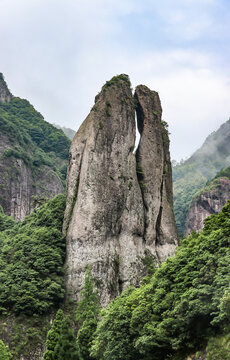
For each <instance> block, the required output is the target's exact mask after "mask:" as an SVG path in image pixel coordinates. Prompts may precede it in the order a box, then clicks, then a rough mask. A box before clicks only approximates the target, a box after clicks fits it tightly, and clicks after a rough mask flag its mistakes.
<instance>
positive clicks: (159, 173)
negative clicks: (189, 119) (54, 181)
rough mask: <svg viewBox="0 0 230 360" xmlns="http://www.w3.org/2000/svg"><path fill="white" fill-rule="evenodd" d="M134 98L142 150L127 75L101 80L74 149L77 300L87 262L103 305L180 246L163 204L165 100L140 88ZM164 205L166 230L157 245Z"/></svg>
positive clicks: (72, 230)
mask: <svg viewBox="0 0 230 360" xmlns="http://www.w3.org/2000/svg"><path fill="white" fill-rule="evenodd" d="M146 89H147V90H146ZM142 93H143V94H142ZM135 99H136V101H137V102H138V107H137V119H138V120H137V121H138V129H139V131H140V134H141V139H140V144H139V147H138V150H137V154H136V156H135V154H134V153H133V149H134V146H135V135H136V134H135V132H136V129H135V106H134V103H135V101H134V99H133V96H132V91H131V87H130V81H129V78H128V76H127V75H119V76H117V77H114V78H112V79H111V80H110V81H108V82H107V83H106V84H105V85H104V86H103V88H102V91H101V92H100V93H99V94H98V95H97V96H96V98H95V105H94V106H93V108H92V110H91V112H90V114H89V115H88V117H87V118H86V119H85V121H84V122H83V124H82V125H81V127H80V129H79V130H78V132H77V134H76V135H75V137H74V139H73V142H72V145H71V149H70V162H69V168H68V176H67V206H66V212H65V219H64V227H63V229H64V231H66V241H67V256H66V282H67V291H68V293H69V294H70V293H71V294H72V295H73V296H74V297H76V298H78V295H79V291H80V289H81V287H82V285H83V283H84V272H85V268H86V266H87V265H90V266H91V269H92V272H93V274H94V277H95V279H96V284H97V288H98V291H99V295H100V298H101V303H102V305H107V304H108V303H109V301H110V300H111V298H112V297H114V296H116V295H118V294H119V293H120V292H121V291H122V290H124V289H125V288H126V287H127V286H129V285H130V284H132V285H135V286H136V285H138V284H139V283H140V280H141V278H142V277H143V275H145V273H146V266H145V261H144V260H145V257H146V256H151V257H152V258H153V259H156V261H157V259H158V257H159V259H160V261H161V260H163V259H164V258H167V257H168V256H170V255H172V253H173V251H174V249H175V246H176V232H175V231H174V232H171V230H172V228H174V226H175V223H174V218H173V214H172V209H171V212H169V211H168V210H167V211H168V212H167V211H165V210H164V206H166V205H165V202H170V201H171V194H168V189H167V186H168V184H166V182H167V181H166V182H165V181H163V186H162V196H161V195H160V187H161V183H162V178H163V169H164V158H165V157H164V150H163V140H162V131H163V130H162V125H161V122H160V117H158V116H156V114H154V113H153V112H154V111H158V110H159V111H160V115H161V108H160V101H159V98H158V95H157V93H155V92H151V91H150V90H149V89H148V88H146V87H142V86H141V87H138V89H137V91H136V95H135ZM157 106H158V107H157ZM157 109H158V110H157ZM141 111H142V114H141ZM138 114H139V115H138ZM140 114H141V115H140ZM136 163H137V164H136ZM139 166H140V168H139V171H138V167H139ZM166 177H167V176H166ZM76 179H79V180H78V191H77V196H76V181H77V180H76ZM171 191H172V189H171ZM168 197H169V198H170V201H168V200H167V198H168ZM161 198H162V200H161ZM73 204H74V206H72V205H73ZM160 206H162V216H161V221H160V224H159V229H160V231H161V233H162V236H161V237H160V238H159V243H157V241H156V239H157V236H156V223H157V215H158V214H159V210H160ZM168 214H169V217H170V218H169V219H168V220H167V221H168V223H170V222H172V223H173V224H172V225H171V228H170V229H169V232H171V235H170V236H171V238H170V237H169V236H168V237H167V236H166V235H167V234H166V230H165V228H166V229H167V226H166V225H165V227H164V224H163V221H165V220H163V218H165V217H166V216H168ZM157 231H158V230H157ZM165 236H166V237H165ZM172 240H173V241H172ZM168 241H171V243H170V244H168ZM167 246H169V248H170V249H168V248H167ZM162 247H163V248H164V249H163V250H162V253H161V248H162Z"/></svg>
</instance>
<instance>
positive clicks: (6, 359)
mask: <svg viewBox="0 0 230 360" xmlns="http://www.w3.org/2000/svg"><path fill="white" fill-rule="evenodd" d="M11 358H12V355H11V353H10V351H9V348H8V346H7V345H5V344H4V343H3V341H2V340H0V360H10V359H11Z"/></svg>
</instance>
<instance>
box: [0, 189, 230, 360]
mask: <svg viewBox="0 0 230 360" xmlns="http://www.w3.org/2000/svg"><path fill="white" fill-rule="evenodd" d="M64 208H65V197H64V195H58V196H57V197H56V198H54V199H52V200H49V201H47V202H46V203H45V204H43V205H42V206H41V207H40V208H39V209H37V210H35V211H34V212H33V213H32V214H31V215H30V216H28V217H27V218H26V219H25V220H24V221H23V222H18V223H15V222H14V220H12V219H11V218H9V217H8V216H6V215H4V213H3V211H1V212H0V225H1V233H0V241H1V253H0V264H1V267H0V277H1V281H0V283H1V292H0V294H1V297H0V306H1V314H2V315H1V328H0V329H1V332H2V334H3V335H4V326H3V323H4V321H6V319H9V318H10V317H12V316H13V317H15V319H16V321H14V325H12V335H11V339H10V341H9V344H10V348H11V352H12V355H13V359H18V356H19V355H20V354H21V351H22V349H23V353H24V354H25V353H26V351H29V350H30V349H31V347H32V346H34V345H35V343H36V341H37V342H38V341H41V339H42V337H44V336H45V337H46V352H45V353H44V356H43V358H44V360H49V359H62V360H65V359H66V360H67V359H73V360H74V359H84V360H86V359H100V360H107V359H108V360H120V359H127V360H128V359H140V360H141V359H143V360H148V359H152V360H155V359H156V360H157V359H158V360H160V359H162V360H164V359H174V360H177V359H178V360H180V359H185V356H187V355H188V354H191V353H194V352H196V351H202V350H204V348H205V347H207V349H208V350H207V351H208V354H210V355H208V357H207V359H208V360H209V359H210V360H211V359H212V360H213V359H216V360H228V359H229V354H230V335H229V333H230V328H229V320H230V288H229V284H230V247H229V241H230V202H229V203H228V204H227V205H225V207H224V208H223V209H222V211H220V213H219V214H218V215H212V216H211V217H209V218H207V219H206V220H205V226H204V228H203V230H202V231H201V232H200V233H193V234H192V235H190V236H189V237H188V238H186V239H184V240H183V241H182V243H181V245H180V246H179V247H178V249H177V251H176V254H175V256H173V257H171V258H169V259H168V260H166V261H165V262H164V263H162V264H161V265H160V267H159V268H157V269H154V268H153V267H150V269H149V275H148V276H147V277H145V278H144V279H143V280H142V284H141V286H140V287H139V288H134V287H130V288H128V289H127V290H126V291H124V292H123V293H122V294H121V295H120V296H118V297H117V298H116V299H115V300H113V301H112V302H111V303H110V305H109V306H108V307H107V308H106V309H104V310H102V311H101V309H100V306H99V300H98V296H97V293H96V291H95V290H94V285H93V277H92V274H91V270H90V268H89V267H88V268H87V269H86V274H85V285H84V287H83V289H82V292H81V299H82V300H81V301H80V303H78V304H75V303H74V302H73V303H72V304H71V303H70V304H69V305H67V304H66V303H65V302H64V294H65V290H64V281H63V275H64V269H63V264H64V258H65V240H64V238H63V237H62V234H61V227H62V220H63V214H64ZM58 309H59V310H58ZM61 309H62V310H61ZM63 311H64V312H63ZM47 312H52V313H53V314H55V312H57V314H56V318H55V320H54V322H53V325H52V327H51V328H50V324H49V322H48V321H47V320H45V318H47V316H45V313H47ZM22 323H23V324H24V325H23V327H22ZM25 324H26V325H25ZM49 328H50V330H49ZM20 331H22V332H24V337H21V336H19V332H20ZM31 336H32V337H33V341H31V340H30V339H31ZM3 339H4V336H3ZM25 339H26V340H25ZM0 346H2V347H4V349H5V350H4V353H5V355H4V357H3V359H8V358H10V357H9V350H8V348H7V346H6V345H4V344H3V343H1V344H0ZM66 348H68V349H71V355H70V353H68V352H66V354H69V355H65V350H64V349H66ZM54 354H59V355H54ZM60 354H62V355H61V357H60ZM213 354H215V357H213V356H214V355H213ZM58 356H59V357H58ZM197 356H198V355H197Z"/></svg>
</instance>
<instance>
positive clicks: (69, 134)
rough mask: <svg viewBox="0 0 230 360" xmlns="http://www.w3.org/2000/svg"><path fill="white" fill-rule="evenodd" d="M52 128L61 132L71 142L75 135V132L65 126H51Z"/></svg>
mask: <svg viewBox="0 0 230 360" xmlns="http://www.w3.org/2000/svg"><path fill="white" fill-rule="evenodd" d="M53 126H55V127H56V128H57V129H61V130H62V131H63V133H64V134H66V136H67V137H68V138H69V139H70V140H73V138H74V135H75V134H76V131H75V130H73V129H70V128H67V127H65V126H60V125H57V124H53Z"/></svg>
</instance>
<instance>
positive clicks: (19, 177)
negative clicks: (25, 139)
mask: <svg viewBox="0 0 230 360" xmlns="http://www.w3.org/2000/svg"><path fill="white" fill-rule="evenodd" d="M15 145H16V144H15ZM9 148H10V142H9V139H8V137H7V136H5V135H3V134H0V205H1V206H2V207H3V209H4V212H5V213H6V214H7V215H11V216H13V218H14V219H15V220H23V219H24V218H25V216H26V215H29V214H30V213H31V211H32V210H33V209H34V207H36V204H37V203H38V202H39V200H40V199H41V198H43V197H46V198H50V199H51V198H53V197H54V196H56V195H57V194H60V193H62V192H63V185H62V182H61V180H60V178H59V177H58V176H57V174H56V173H55V172H54V170H53V169H51V168H50V167H49V166H46V165H43V166H40V167H38V168H37V169H36V170H35V169H31V167H30V166H28V164H26V163H25V162H24V161H23V160H22V159H18V158H15V157H14V156H11V157H9V158H7V157H5V156H4V152H5V151H6V150H7V149H9Z"/></svg>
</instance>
